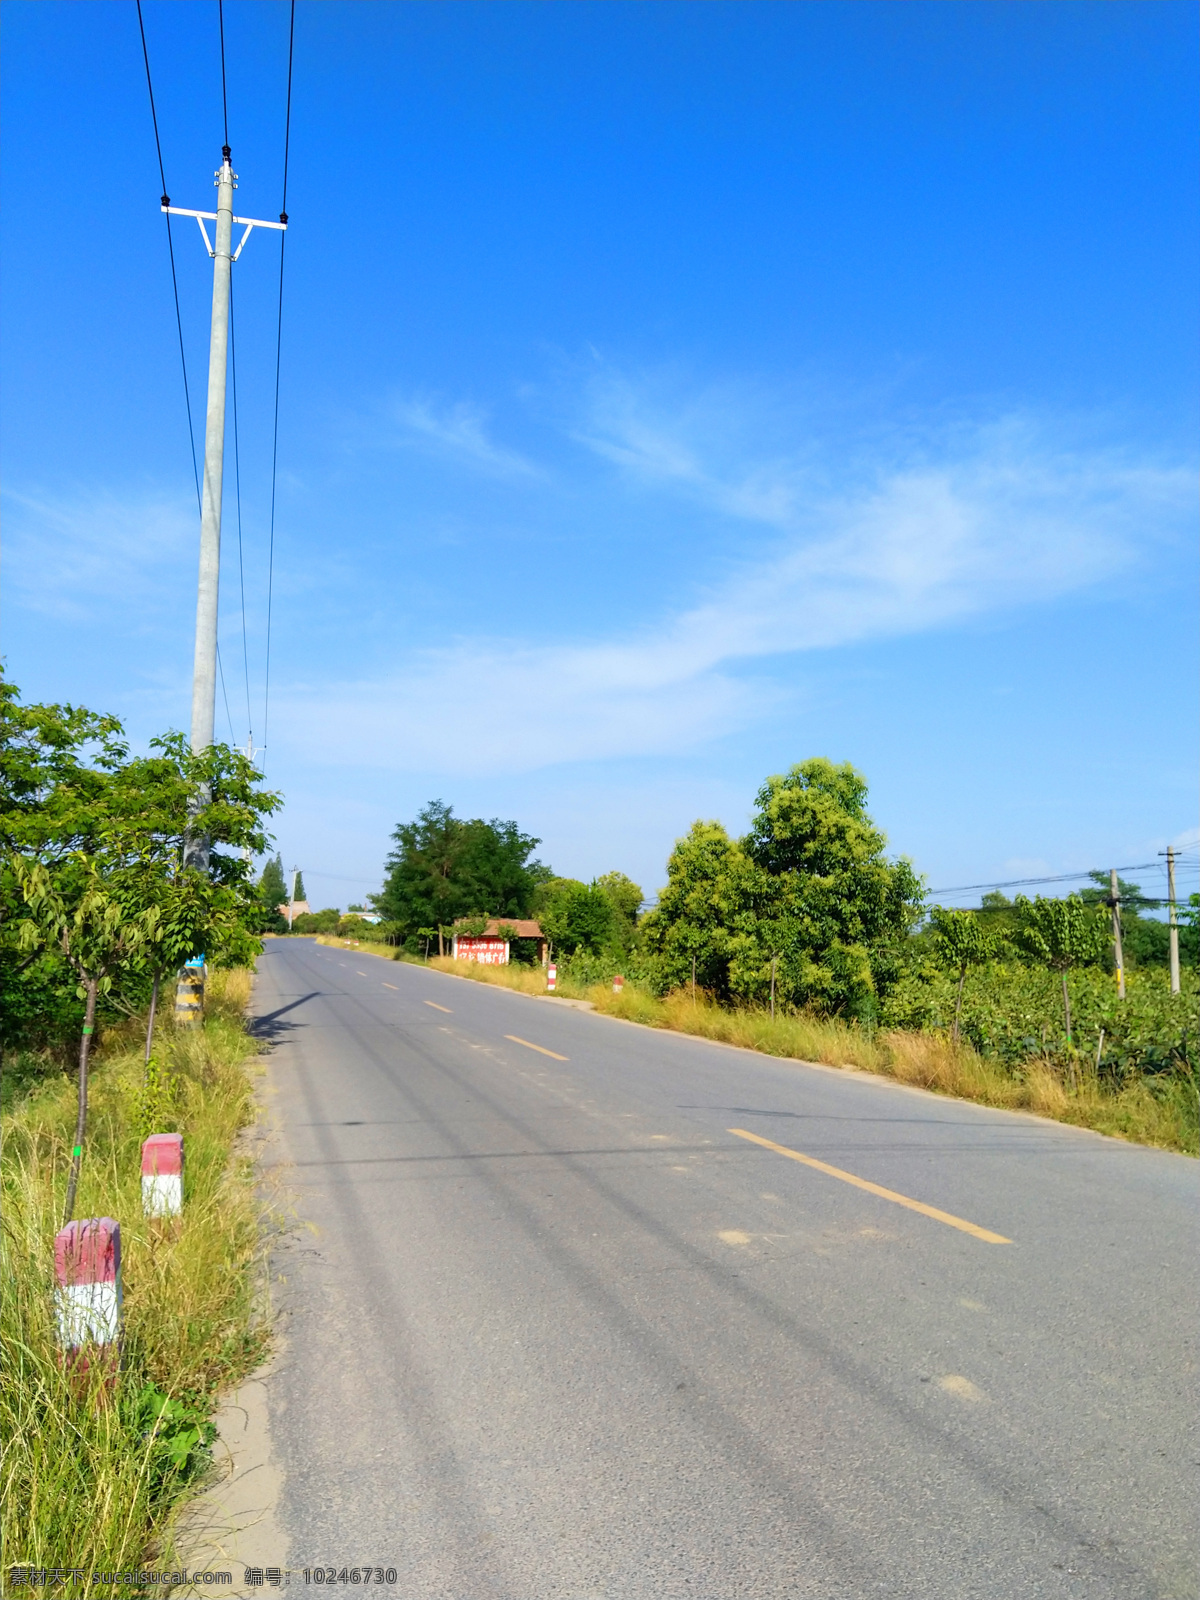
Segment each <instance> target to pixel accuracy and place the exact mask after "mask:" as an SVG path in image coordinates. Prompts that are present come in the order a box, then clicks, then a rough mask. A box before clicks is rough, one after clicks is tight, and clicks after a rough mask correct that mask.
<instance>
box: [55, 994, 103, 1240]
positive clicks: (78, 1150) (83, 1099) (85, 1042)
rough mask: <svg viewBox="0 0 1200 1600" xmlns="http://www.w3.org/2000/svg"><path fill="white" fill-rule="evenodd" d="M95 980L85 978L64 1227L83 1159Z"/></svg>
mask: <svg viewBox="0 0 1200 1600" xmlns="http://www.w3.org/2000/svg"><path fill="white" fill-rule="evenodd" d="M96 988H97V980H96V979H95V978H89V979H88V980H87V1005H86V1007H85V1008H84V1013H83V1032H82V1034H81V1035H80V1037H79V1115H78V1117H77V1118H76V1121H75V1148H74V1149H73V1150H72V1152H71V1175H70V1177H69V1178H68V1179H67V1204H66V1208H65V1210H64V1212H63V1220H62V1225H63V1227H64V1228H65V1227H66V1225H67V1223H68V1222H70V1220H71V1216H72V1214H73V1212H74V1210H75V1190H76V1189H77V1188H78V1186H79V1166H80V1163H81V1162H82V1160H83V1134H84V1129H85V1128H86V1127H87V1091H88V1056H89V1055H90V1054H91V1049H92V1034H93V1032H94V1031H95V1027H96Z"/></svg>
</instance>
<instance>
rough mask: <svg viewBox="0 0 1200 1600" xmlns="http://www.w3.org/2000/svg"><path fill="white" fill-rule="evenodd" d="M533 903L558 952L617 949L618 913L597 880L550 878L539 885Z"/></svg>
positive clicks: (547, 934) (588, 951) (591, 953)
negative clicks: (591, 881)
mask: <svg viewBox="0 0 1200 1600" xmlns="http://www.w3.org/2000/svg"><path fill="white" fill-rule="evenodd" d="M535 906H536V910H537V917H538V921H539V923H540V924H541V928H542V932H543V933H544V934H545V935H546V937H547V939H549V940H550V943H551V944H552V945H553V947H554V949H555V950H556V951H557V952H558V953H559V954H561V955H565V956H569V955H574V954H575V953H576V952H577V951H580V950H583V951H586V952H587V953H588V954H589V955H600V954H602V953H603V952H604V951H606V950H613V951H615V950H616V949H618V948H620V943H619V929H618V915H619V913H618V911H617V909H616V907H615V905H614V904H613V900H612V898H611V896H610V895H609V894H608V893H606V891H605V890H604V889H602V888H601V887H600V886H599V884H598V883H580V882H579V880H578V879H576V878H551V879H550V880H549V881H548V882H547V883H544V884H543V885H541V887H540V889H539V892H538V897H537V900H536V902H535Z"/></svg>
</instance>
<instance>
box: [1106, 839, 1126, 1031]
mask: <svg viewBox="0 0 1200 1600" xmlns="http://www.w3.org/2000/svg"><path fill="white" fill-rule="evenodd" d="M1108 883H1109V892H1108V903H1109V905H1110V906H1111V907H1112V936H1113V965H1114V966H1115V967H1116V969H1117V995H1118V997H1119V998H1120V999H1122V1000H1124V998H1125V957H1124V955H1123V953H1122V950H1121V892H1120V885H1119V884H1118V883H1117V869H1116V867H1113V868H1111V869H1110V871H1109V875H1108Z"/></svg>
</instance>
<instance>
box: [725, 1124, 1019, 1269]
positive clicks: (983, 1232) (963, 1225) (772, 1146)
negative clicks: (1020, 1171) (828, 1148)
mask: <svg viewBox="0 0 1200 1600" xmlns="http://www.w3.org/2000/svg"><path fill="white" fill-rule="evenodd" d="M728 1131H729V1132H730V1133H735V1134H736V1135H737V1136H738V1138H739V1139H749V1140H750V1141H751V1143H752V1144H761V1145H762V1146H763V1148H764V1149H766V1150H774V1151H775V1153H776V1154H777V1155H781V1156H787V1158H788V1159H789V1160H790V1161H802V1162H803V1163H804V1165H805V1166H806V1167H815V1168H816V1170H817V1171H818V1172H823V1173H825V1174H826V1176H827V1177H830V1178H840V1179H841V1180H842V1182H843V1183H852V1184H853V1185H854V1187H855V1188H856V1189H865V1190H866V1191H867V1193H868V1194H874V1195H878V1196H879V1198H880V1199H881V1200H890V1201H891V1202H892V1204H893V1205H897V1206H907V1207H908V1209H909V1210H910V1211H919V1212H920V1213H921V1215H922V1216H923V1217H932V1218H933V1220H934V1221H935V1222H944V1223H945V1224H946V1226H947V1227H948V1228H957V1229H958V1230H959V1232H960V1233H969V1234H971V1236H972V1237H973V1238H976V1239H982V1240H983V1242H984V1243H985V1244H1011V1243H1012V1240H1011V1239H1006V1238H1005V1237H1004V1235H1003V1234H1002V1233H992V1232H991V1231H990V1229H988V1228H979V1227H977V1226H976V1225H975V1223H973V1222H964V1221H963V1219H962V1218H961V1217H953V1216H951V1215H950V1213H949V1212H948V1211H939V1210H938V1209H937V1207H936V1206H927V1205H926V1204H925V1202H924V1201H923V1200H910V1199H909V1198H908V1196H907V1195H906V1194H897V1193H896V1191H895V1190H894V1189H884V1188H881V1187H880V1185H879V1184H877V1183H869V1182H868V1181H867V1179H866V1178H856V1177H855V1176H854V1174H853V1173H852V1172H843V1171H842V1169H841V1168H840V1167H831V1166H830V1165H829V1164H828V1163H827V1162H825V1161H818V1160H817V1159H816V1157H815V1156H805V1155H801V1153H800V1151H799V1150H789V1149H788V1147H787V1145H785V1144H776V1143H775V1141H774V1140H773V1139H764V1138H762V1136H761V1135H760V1134H757V1133H747V1132H746V1130H745V1128H730V1129H729V1130H728Z"/></svg>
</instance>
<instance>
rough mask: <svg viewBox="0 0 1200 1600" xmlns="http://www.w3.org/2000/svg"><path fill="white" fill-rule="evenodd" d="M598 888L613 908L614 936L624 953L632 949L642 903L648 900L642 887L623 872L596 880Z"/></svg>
mask: <svg viewBox="0 0 1200 1600" xmlns="http://www.w3.org/2000/svg"><path fill="white" fill-rule="evenodd" d="M596 888H597V889H599V890H600V891H601V893H602V894H604V895H605V896H606V897H607V899H608V901H609V904H610V905H611V906H612V909H613V934H614V937H615V940H616V943H617V945H618V946H619V948H620V949H621V950H622V951H626V950H629V949H631V948H632V946H633V943H634V938H635V935H636V933H637V925H638V916H639V915H640V913H641V909H642V902H643V900H644V899H645V898H646V897H645V895H644V894H643V893H642V887H641V885H640V884H637V883H634V881H633V879H632V878H627V877H626V876H625V874H624V873H623V872H605V873H602V874H601V875H600V877H598V878H597V879H596Z"/></svg>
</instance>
